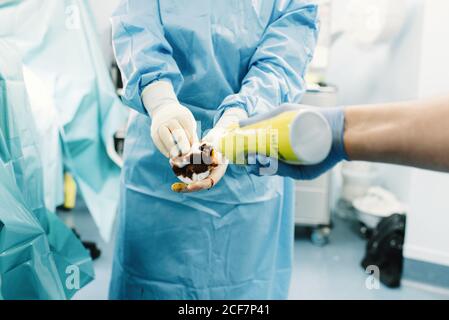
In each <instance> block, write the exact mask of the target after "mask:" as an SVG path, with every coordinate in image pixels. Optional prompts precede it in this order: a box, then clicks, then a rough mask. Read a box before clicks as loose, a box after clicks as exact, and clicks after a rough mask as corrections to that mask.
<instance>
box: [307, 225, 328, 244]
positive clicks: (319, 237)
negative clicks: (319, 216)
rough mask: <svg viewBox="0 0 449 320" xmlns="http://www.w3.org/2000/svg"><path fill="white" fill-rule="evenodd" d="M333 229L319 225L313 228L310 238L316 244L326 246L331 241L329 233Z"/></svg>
mask: <svg viewBox="0 0 449 320" xmlns="http://www.w3.org/2000/svg"><path fill="white" fill-rule="evenodd" d="M330 232H331V229H330V228H329V227H317V228H314V229H313V230H312V234H311V235H310V240H311V241H312V243H313V244H314V245H316V246H320V247H322V246H325V245H326V244H328V243H329V234H330Z"/></svg>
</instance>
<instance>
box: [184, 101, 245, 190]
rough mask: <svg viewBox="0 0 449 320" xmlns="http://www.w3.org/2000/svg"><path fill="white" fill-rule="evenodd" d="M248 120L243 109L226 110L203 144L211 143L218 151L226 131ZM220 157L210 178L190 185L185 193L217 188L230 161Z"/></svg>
mask: <svg viewBox="0 0 449 320" xmlns="http://www.w3.org/2000/svg"><path fill="white" fill-rule="evenodd" d="M246 118H248V115H247V113H246V111H245V110H243V109H240V108H230V109H228V110H226V111H225V113H223V115H222V116H221V118H220V120H218V122H217V124H216V125H215V127H214V128H213V129H211V130H210V131H209V132H208V134H207V135H206V136H205V137H204V138H203V140H202V142H206V143H209V144H211V145H212V146H213V147H214V148H215V150H218V148H217V146H218V143H219V141H220V138H221V137H222V136H223V134H224V133H225V132H226V129H227V128H228V127H229V126H231V125H232V124H235V123H236V122H239V121H240V120H243V119H246ZM219 157H220V159H221V161H220V164H219V165H218V166H217V167H215V168H214V169H213V170H212V171H211V173H210V175H209V177H207V178H206V179H204V180H201V181H197V182H194V183H191V184H188V185H187V186H186V188H185V190H184V192H196V191H201V190H205V189H210V188H212V187H213V186H215V185H216V184H217V183H218V182H219V181H220V180H221V178H223V176H224V175H225V173H226V169H227V168H228V163H229V161H228V160H227V159H225V158H224V157H223V156H221V155H220V156H219Z"/></svg>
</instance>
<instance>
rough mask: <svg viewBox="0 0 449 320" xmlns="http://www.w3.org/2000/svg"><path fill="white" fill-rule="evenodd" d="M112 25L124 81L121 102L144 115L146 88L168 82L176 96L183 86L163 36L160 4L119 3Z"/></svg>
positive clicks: (133, 0)
mask: <svg viewBox="0 0 449 320" xmlns="http://www.w3.org/2000/svg"><path fill="white" fill-rule="evenodd" d="M111 23H112V42H113V48H114V54H115V57H116V60H117V64H118V66H119V68H120V71H121V73H122V77H123V84H124V88H123V89H124V90H123V91H124V92H123V97H122V98H123V101H124V102H125V103H126V104H127V105H129V106H130V107H131V108H133V109H135V110H137V111H138V112H140V113H143V114H147V111H146V110H145V107H144V105H143V103H142V100H141V94H142V91H143V89H144V88H145V87H146V86H147V85H149V84H150V83H152V82H153V81H156V80H160V79H164V80H169V81H171V83H172V85H173V87H174V89H175V92H178V91H179V89H180V87H181V86H182V83H183V77H182V75H181V72H180V70H179V68H178V65H177V64H176V62H175V60H174V59H173V55H172V54H173V49H172V47H171V46H170V44H169V42H168V41H167V39H166V38H165V36H164V29H163V26H162V23H161V19H160V9H159V1H156V0H150V1H149V0H122V1H121V3H120V5H119V6H118V8H117V9H116V11H115V12H114V14H113V16H112V17H111Z"/></svg>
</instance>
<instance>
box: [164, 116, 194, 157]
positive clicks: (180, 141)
mask: <svg viewBox="0 0 449 320" xmlns="http://www.w3.org/2000/svg"><path fill="white" fill-rule="evenodd" d="M167 127H168V129H169V130H170V132H171V134H172V137H173V139H174V141H175V143H176V146H177V148H178V151H180V152H181V154H180V155H181V156H183V155H186V154H187V153H189V152H190V149H191V148H192V145H191V144H190V141H189V138H188V137H187V133H186V132H185V130H184V129H183V128H182V127H181V124H180V123H179V122H178V121H176V120H171V121H169V122H168V123H167ZM175 151H176V150H175ZM175 156H179V154H175Z"/></svg>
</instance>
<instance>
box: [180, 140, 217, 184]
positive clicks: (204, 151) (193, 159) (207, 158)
mask: <svg viewBox="0 0 449 320" xmlns="http://www.w3.org/2000/svg"><path fill="white" fill-rule="evenodd" d="M199 151H200V152H199V153H195V152H192V153H191V154H190V155H188V156H187V157H189V164H187V165H185V166H183V167H178V166H177V165H173V168H172V169H173V172H174V173H175V175H176V176H177V177H179V176H181V177H185V178H189V179H190V180H192V178H193V174H197V175H198V174H200V173H203V172H206V171H208V170H212V169H213V168H215V167H216V166H217V165H218V163H217V162H216V161H215V158H214V150H213V148H212V147H211V146H209V145H207V144H205V143H204V144H202V145H201V146H200V149H199ZM197 162H198V163H197Z"/></svg>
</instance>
